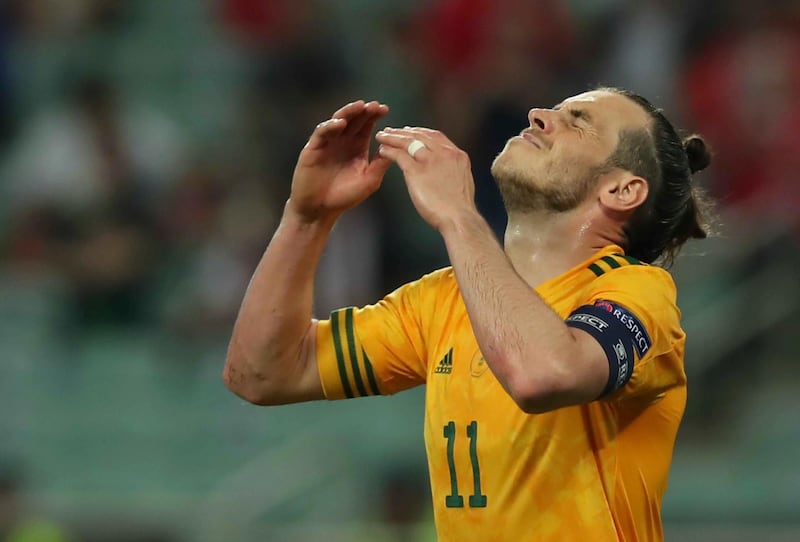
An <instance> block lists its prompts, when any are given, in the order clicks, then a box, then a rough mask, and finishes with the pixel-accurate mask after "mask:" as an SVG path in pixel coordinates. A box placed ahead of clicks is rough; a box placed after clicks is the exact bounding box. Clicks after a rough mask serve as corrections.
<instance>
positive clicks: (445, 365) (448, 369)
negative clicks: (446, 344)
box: [433, 348, 453, 375]
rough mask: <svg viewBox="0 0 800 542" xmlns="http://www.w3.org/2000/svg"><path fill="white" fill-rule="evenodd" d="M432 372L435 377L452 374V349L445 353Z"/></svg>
mask: <svg viewBox="0 0 800 542" xmlns="http://www.w3.org/2000/svg"><path fill="white" fill-rule="evenodd" d="M433 372H434V373H435V374H437V375H449V374H450V373H452V372H453V349H452V348H451V349H450V350H448V351H447V354H445V355H444V357H443V358H442V359H441V360H440V361H439V363H438V364H436V369H434V370H433Z"/></svg>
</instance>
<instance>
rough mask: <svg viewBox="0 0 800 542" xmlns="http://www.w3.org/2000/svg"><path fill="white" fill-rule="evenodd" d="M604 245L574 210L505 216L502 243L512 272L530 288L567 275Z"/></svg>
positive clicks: (589, 225)
mask: <svg viewBox="0 0 800 542" xmlns="http://www.w3.org/2000/svg"><path fill="white" fill-rule="evenodd" d="M607 244H608V243H607V242H606V241H604V240H602V239H600V238H598V237H597V236H595V235H593V228H592V221H591V220H589V219H588V218H587V217H586V216H583V215H582V213H580V212H579V210H578V209H576V210H574V211H570V212H566V213H552V212H537V213H526V214H524V215H521V214H509V217H508V226H507V227H506V233H505V239H504V248H505V252H506V255H507V256H508V258H509V260H510V261H511V264H512V266H513V267H514V270H515V271H516V272H517V274H518V275H519V276H520V277H521V278H522V279H523V280H524V281H525V282H526V283H527V284H528V285H529V286H530V287H531V288H536V287H537V286H539V285H540V284H542V283H543V282H546V281H547V280H550V279H551V278H554V277H557V276H558V275H561V274H562V273H565V272H566V271H569V270H570V269H572V268H573V267H575V266H576V265H578V264H579V263H581V262H583V261H584V260H586V259H588V258H589V257H591V256H592V255H593V254H594V253H595V252H597V251H598V250H600V249H601V248H602V247H604V246H606V245H607Z"/></svg>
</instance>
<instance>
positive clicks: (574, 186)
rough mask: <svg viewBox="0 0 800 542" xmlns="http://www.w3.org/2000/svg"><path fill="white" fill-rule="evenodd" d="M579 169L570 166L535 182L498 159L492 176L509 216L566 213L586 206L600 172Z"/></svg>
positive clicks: (541, 176) (537, 178)
mask: <svg viewBox="0 0 800 542" xmlns="http://www.w3.org/2000/svg"><path fill="white" fill-rule="evenodd" d="M580 169H582V168H578V167H574V166H573V167H569V166H567V167H565V168H563V169H562V171H561V173H560V174H559V175H556V174H555V172H551V171H547V172H545V173H544V174H543V175H540V176H537V177H536V178H534V177H533V175H532V174H531V173H530V172H527V171H524V170H520V169H516V168H512V167H509V166H508V165H506V164H504V163H503V162H502V161H501V160H500V159H499V157H498V159H495V161H494V163H493V164H492V169H491V173H492V177H494V180H495V182H496V183H497V187H498V188H499V189H500V195H501V196H502V197H503V203H504V204H505V207H506V212H508V213H509V214H510V213H529V212H531V211H546V212H551V213H564V212H567V211H571V210H573V209H575V208H576V207H578V206H579V205H580V204H581V203H583V201H584V200H585V199H586V197H587V196H588V195H589V192H590V190H591V188H592V186H593V185H594V181H595V179H597V173H598V172H596V171H579V170H580ZM537 180H539V181H543V182H537Z"/></svg>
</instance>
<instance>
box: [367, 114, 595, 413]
mask: <svg viewBox="0 0 800 542" xmlns="http://www.w3.org/2000/svg"><path fill="white" fill-rule="evenodd" d="M413 139H419V140H421V141H423V142H424V143H425V145H426V148H425V149H422V150H420V151H419V152H417V154H416V155H415V157H414V158H412V157H411V156H410V155H409V154H408V153H407V152H406V147H407V146H408V144H409V143H410V142H411V141H412V140H413ZM378 141H380V143H381V144H382V146H381V149H380V153H381V154H382V155H384V156H386V157H388V158H390V159H392V160H393V161H395V162H396V163H397V164H398V165H399V166H400V168H401V169H402V170H403V173H404V176H405V180H406V184H407V185H408V189H409V193H410V195H411V199H412V201H413V202H414V205H415V207H416V208H417V211H419V213H420V215H421V216H422V217H423V218H424V219H425V220H426V221H427V222H428V223H429V224H431V225H432V226H433V227H434V228H436V229H437V230H438V231H439V232H440V233H441V234H442V236H443V237H444V240H445V244H446V245H447V251H448V254H449V256H450V261H451V263H452V265H453V269H454V270H455V273H456V278H457V280H458V285H459V289H460V290H461V294H462V296H463V298H464V303H465V304H466V307H467V312H468V313H469V317H470V322H471V324H472V329H473V331H474V333H475V338H476V339H477V341H478V345H479V346H480V348H481V352H482V353H483V355H484V356H485V358H486V362H487V363H488V364H489V366H490V367H491V369H492V372H493V373H494V375H495V376H496V377H497V379H498V381H499V382H500V383H501V384H502V385H503V387H504V388H505V389H506V391H507V392H508V394H509V395H510V396H511V397H512V398H513V399H514V401H515V402H516V403H517V404H518V405H519V406H520V408H522V409H523V410H524V411H526V412H544V411H548V410H553V409H556V408H560V407H563V406H567V405H573V404H578V403H583V402H586V401H591V400H593V399H595V398H597V396H598V395H599V394H600V393H601V391H602V390H603V387H604V385H605V383H606V381H607V379H608V374H609V365H608V361H607V358H606V355H605V352H604V350H603V348H602V346H601V345H600V344H599V343H598V342H597V341H596V340H595V339H594V338H593V337H591V336H590V335H589V334H588V333H585V332H583V331H581V330H576V329H573V328H570V327H568V326H567V325H566V323H565V322H564V321H563V320H562V319H561V318H560V317H559V315H558V314H556V313H555V312H554V311H553V310H552V309H551V308H550V307H549V306H548V305H547V304H546V303H545V302H544V301H543V300H542V299H541V298H540V297H539V295H538V294H536V292H534V291H533V289H532V288H531V287H530V286H529V285H528V284H526V283H525V281H524V280H522V278H521V277H520V276H519V275H518V274H517V273H516V271H515V270H514V268H513V266H512V265H511V262H510V261H509V260H508V258H507V257H506V255H505V253H504V252H503V250H502V248H501V247H500V245H499V244H498V243H497V241H496V239H495V238H494V235H493V233H492V232H491V230H490V228H489V226H488V225H487V224H486V222H485V221H484V220H483V218H482V217H481V216H480V214H479V213H478V211H477V209H476V208H475V204H474V182H473V180H472V173H471V171H470V164H469V158H468V157H467V155H466V153H464V152H463V151H461V150H460V149H458V148H456V147H455V146H454V145H453V144H452V143H451V142H450V141H449V140H447V138H446V137H444V135H442V134H441V133H439V132H434V131H432V130H425V129H410V130H409V129H403V130H391V129H388V130H386V131H385V132H381V133H379V134H378Z"/></svg>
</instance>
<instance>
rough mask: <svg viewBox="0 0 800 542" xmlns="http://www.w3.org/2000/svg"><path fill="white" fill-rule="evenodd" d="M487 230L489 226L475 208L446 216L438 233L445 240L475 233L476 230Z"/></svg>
mask: <svg viewBox="0 0 800 542" xmlns="http://www.w3.org/2000/svg"><path fill="white" fill-rule="evenodd" d="M482 228H484V229H489V225H488V224H487V223H486V220H484V218H483V216H481V214H480V213H479V212H478V209H476V208H474V207H473V208H469V209H463V210H460V211H458V212H456V213H453V214H452V215H450V216H448V217H447V218H445V219H444V220H442V222H441V223H440V225H439V233H441V234H442V236H443V237H444V238H445V239H447V238H448V237H454V236H459V235H463V234H464V233H467V232H471V231H476V230H477V229H482Z"/></svg>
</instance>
